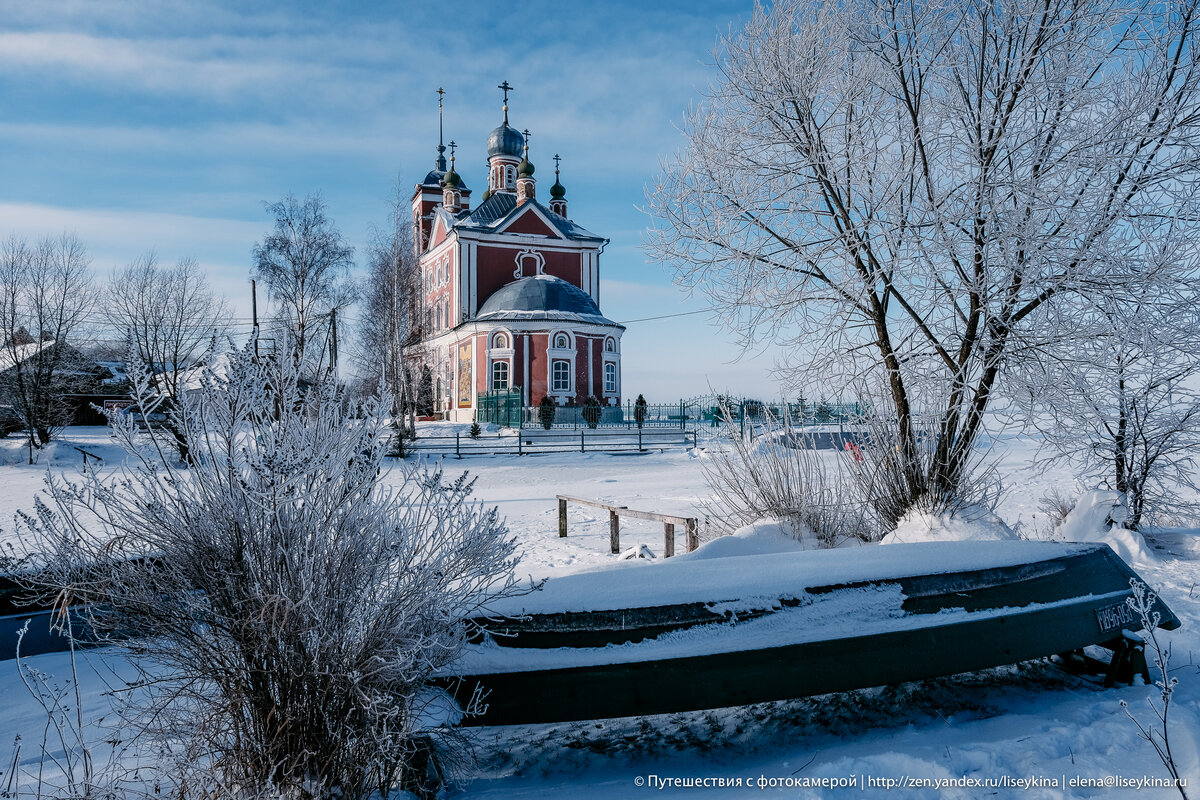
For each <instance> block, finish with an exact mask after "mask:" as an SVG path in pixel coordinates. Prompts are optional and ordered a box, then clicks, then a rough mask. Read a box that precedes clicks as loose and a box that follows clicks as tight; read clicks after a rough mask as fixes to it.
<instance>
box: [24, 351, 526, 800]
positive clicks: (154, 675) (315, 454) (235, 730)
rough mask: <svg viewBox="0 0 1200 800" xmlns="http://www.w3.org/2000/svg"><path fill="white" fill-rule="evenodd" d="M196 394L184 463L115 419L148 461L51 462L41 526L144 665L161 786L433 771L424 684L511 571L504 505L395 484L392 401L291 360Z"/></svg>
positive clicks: (251, 365)
mask: <svg viewBox="0 0 1200 800" xmlns="http://www.w3.org/2000/svg"><path fill="white" fill-rule="evenodd" d="M135 378H136V382H137V384H138V385H137V390H136V391H137V394H138V395H139V396H141V395H145V394H147V393H150V394H153V392H154V391H155V389H154V387H153V385H152V384H151V382H150V381H149V379H148V378H147V377H146V376H145V375H137V376H135ZM382 402H383V403H386V402H388V401H387V400H386V399H385V400H383V401H382ZM180 406H181V408H180V419H181V421H182V424H183V425H184V426H185V428H186V435H187V438H188V441H190V442H191V443H192V448H193V453H194V455H195V456H196V458H195V463H194V465H193V466H192V467H191V468H190V469H189V470H188V472H187V474H186V475H184V474H182V473H181V472H180V471H179V469H180V468H179V466H178V463H177V462H176V461H175V460H174V459H172V458H165V457H161V456H159V457H154V456H151V455H147V450H146V448H145V447H144V446H142V445H141V443H139V441H138V438H137V435H136V434H135V432H134V429H133V427H132V426H131V425H129V424H121V423H120V418H117V417H114V423H115V424H114V432H115V434H116V436H117V437H118V439H119V440H120V441H121V443H122V444H123V445H124V446H125V447H126V449H127V450H128V451H129V453H130V456H131V458H130V462H128V463H133V464H134V465H133V466H129V467H127V468H126V470H125V474H124V475H123V476H122V477H121V479H120V480H118V481H116V482H112V481H110V480H109V479H107V478H104V477H100V476H97V475H96V474H95V473H91V472H87V473H85V474H84V475H83V477H82V478H81V479H80V482H79V483H77V484H72V483H68V482H65V481H63V480H60V479H58V478H54V477H51V478H48V491H49V494H50V497H51V503H52V506H53V508H52V509H51V508H48V507H46V506H42V505H39V507H38V509H37V513H36V514H34V515H28V516H26V517H25V518H24V522H23V524H24V528H25V531H26V535H28V536H30V537H32V542H31V543H32V544H36V545H37V546H36V547H34V548H33V549H34V550H36V551H38V552H42V553H46V554H48V555H47V556H46V557H45V558H44V559H42V561H41V564H40V566H41V571H40V572H35V574H37V575H39V576H40V578H39V580H41V581H42V583H43V588H45V589H47V590H48V592H49V593H50V594H51V595H52V596H57V597H59V598H60V599H61V598H71V599H72V600H73V601H76V602H79V603H83V604H86V606H87V609H88V610H87V625H88V627H89V629H90V630H91V631H92V632H93V634H94V635H95V636H97V637H98V638H99V639H100V640H102V641H106V642H108V643H111V644H112V645H114V646H116V647H120V648H123V649H124V651H125V652H126V653H128V654H129V655H130V657H131V659H132V663H134V664H135V665H136V666H138V667H139V668H140V669H141V670H142V680H141V681H139V682H136V684H135V685H134V686H132V687H131V692H130V693H129V694H128V695H127V697H128V700H129V703H130V704H131V705H130V706H129V707H128V708H127V709H126V711H125V713H126V714H129V715H130V719H131V722H130V724H131V725H132V729H133V730H136V731H139V732H140V734H141V735H143V736H148V737H150V738H149V740H148V741H149V743H151V744H155V745H157V749H158V752H160V753H163V754H165V756H164V757H167V758H169V759H170V760H168V761H167V762H166V763H163V762H161V761H160V762H159V763H158V764H157V766H158V768H159V771H158V772H157V774H156V776H155V777H156V779H157V781H158V783H159V784H160V785H161V787H162V789H163V791H168V792H171V793H173V795H174V796H176V797H179V798H181V800H182V798H184V797H226V796H228V797H237V798H256V797H290V798H317V797H321V798H328V797H345V798H362V797H366V796H378V797H381V798H386V797H389V796H392V795H393V794H394V793H395V792H396V791H397V784H398V783H403V782H404V781H406V780H408V781H409V782H410V783H411V782H412V781H417V782H419V780H420V778H422V777H423V776H422V775H420V774H417V775H415V776H414V774H413V770H414V769H415V770H417V772H418V773H419V772H420V769H421V767H422V763H423V761H422V753H427V752H428V746H427V745H425V744H423V743H424V742H427V741H429V740H430V739H434V740H437V739H439V738H440V737H446V736H452V732H451V731H450V729H449V728H447V727H445V726H446V725H448V724H449V723H447V722H446V721H445V719H444V718H443V717H442V716H440V715H439V714H440V713H443V712H437V707H438V706H437V704H438V703H439V702H446V701H449V698H448V696H447V695H444V694H442V695H438V694H436V693H431V691H430V690H428V689H427V688H426V681H427V680H428V679H429V677H430V676H431V675H432V674H433V673H434V672H435V671H437V670H438V669H441V668H444V667H446V666H447V665H448V664H450V663H451V662H452V661H453V660H454V659H455V658H457V657H458V655H459V654H460V653H461V652H462V648H463V647H464V645H465V644H466V642H467V639H468V637H469V636H470V635H472V634H473V633H474V632H476V631H475V629H474V628H473V627H472V623H471V622H469V620H470V619H473V618H475V617H476V616H477V615H482V614H486V613H487V604H488V603H489V602H490V600H492V599H494V598H495V597H497V596H498V595H500V594H504V593H507V592H510V591H511V590H512V588H513V587H514V586H515V579H514V577H513V568H514V566H515V559H514V558H513V551H514V541H513V539H512V537H511V536H510V535H509V532H508V529H507V527H506V526H505V525H504V523H503V522H502V521H501V520H500V519H499V517H498V515H497V511H496V509H495V508H491V509H487V508H484V507H482V506H481V505H480V504H478V503H474V502H471V501H470V494H471V484H472V481H470V480H468V479H467V476H466V475H465V474H464V475H463V476H461V477H459V478H458V479H446V478H445V477H443V475H442V473H441V472H440V471H434V472H430V471H425V470H424V469H423V468H419V467H417V468H410V469H408V471H406V472H405V473H404V474H403V476H402V480H401V481H400V482H399V484H398V486H395V488H390V487H387V486H384V485H382V484H381V483H380V477H379V475H380V469H381V464H382V459H383V454H384V450H385V448H386V444H387V438H388V429H387V427H386V426H385V424H384V421H383V420H384V416H385V414H386V407H384V408H380V406H379V404H376V405H372V404H370V403H368V407H367V408H366V411H367V413H366V414H365V416H363V417H362V418H353V417H351V416H350V415H349V414H348V412H347V410H346V407H345V404H344V403H343V402H342V400H341V397H340V393H339V391H338V389H337V387H336V386H334V385H333V384H332V382H326V383H323V384H320V385H318V386H315V387H309V388H307V389H304V388H302V387H301V385H300V382H299V378H298V373H297V371H296V369H295V367H294V366H293V365H292V363H291V361H290V360H289V359H281V360H278V361H276V360H272V359H258V358H256V357H254V354H253V348H252V347H250V348H248V349H247V350H244V351H241V352H237V353H233V354H230V355H229V356H228V357H227V360H225V361H224V363H222V364H221V365H220V369H216V368H214V369H211V370H208V371H206V373H205V378H204V381H203V386H202V387H201V388H200V389H199V390H198V391H197V392H194V393H193V392H189V393H187V394H186V395H184V396H183V397H182V398H181V401H180ZM156 443H157V444H159V445H160V447H161V446H162V445H169V443H170V439H169V437H168V438H165V439H162V440H161V441H160V440H158V439H156ZM160 453H161V449H160ZM406 466H407V465H406ZM37 566H38V565H35V568H36V567H37ZM449 702H451V703H452V701H449ZM450 710H453V709H450ZM464 710H465V711H466V712H468V713H470V711H471V709H464Z"/></svg>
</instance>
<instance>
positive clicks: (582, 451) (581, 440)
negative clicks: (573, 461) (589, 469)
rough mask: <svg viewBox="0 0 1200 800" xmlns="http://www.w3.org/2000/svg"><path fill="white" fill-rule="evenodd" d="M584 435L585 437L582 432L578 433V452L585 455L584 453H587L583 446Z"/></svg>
mask: <svg viewBox="0 0 1200 800" xmlns="http://www.w3.org/2000/svg"><path fill="white" fill-rule="evenodd" d="M584 435H585V434H584V432H583V431H580V432H579V452H581V453H586V452H587V448H586V447H585V446H584V443H583V437H584Z"/></svg>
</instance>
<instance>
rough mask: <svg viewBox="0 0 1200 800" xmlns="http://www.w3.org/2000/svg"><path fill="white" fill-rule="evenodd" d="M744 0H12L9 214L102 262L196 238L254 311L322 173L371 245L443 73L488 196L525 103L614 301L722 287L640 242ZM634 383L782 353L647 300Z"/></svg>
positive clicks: (415, 151)
mask: <svg viewBox="0 0 1200 800" xmlns="http://www.w3.org/2000/svg"><path fill="white" fill-rule="evenodd" d="M749 11H750V0H737V1H736V2H733V1H728V0H711V1H710V2H678V3H675V2H672V3H647V2H588V3H584V2H564V1H563V0H560V1H559V2H521V3H498V2H480V3H473V2H468V3H429V4H410V3H404V2H377V3H367V2H358V3H349V2H347V3H316V2H289V3H266V2H255V3H243V2H232V0H231V1H230V2H209V1H208V0H187V1H186V2H183V1H181V0H161V1H159V2H129V1H122V2H116V1H114V0H64V1H63V2H58V1H57V0H40V1H39V2H27V0H0V236H6V235H7V234H9V233H11V232H15V233H19V234H24V235H27V236H30V237H33V236H38V235H41V234H43V233H57V232H60V231H62V230H71V231H75V232H76V233H77V234H78V235H79V236H80V237H81V238H82V239H83V240H84V241H85V242H86V243H87V245H88V247H89V249H90V251H91V253H92V255H93V258H94V262H95V266H96V267H97V269H98V270H100V271H101V272H102V273H107V272H108V271H109V270H111V269H112V268H114V267H117V266H121V265H124V264H125V263H127V262H128V261H130V260H132V259H133V258H134V257H135V256H136V255H138V254H139V253H142V252H145V251H146V250H149V249H151V248H153V249H154V250H156V251H157V252H158V254H159V256H160V258H161V259H162V260H164V261H168V262H173V261H175V260H176V259H178V258H179V257H181V256H185V255H191V256H194V257H196V258H197V259H199V260H200V262H201V264H202V265H203V266H204V267H205V268H206V269H207V271H208V273H209V276H210V279H211V280H212V281H213V283H214V284H215V285H216V286H217V287H218V288H219V289H220V290H221V291H222V292H224V293H225V294H227V295H229V296H230V298H231V300H232V301H233V305H234V308H235V313H236V315H237V317H238V318H239V319H244V318H245V317H247V316H248V314H249V284H248V280H247V278H248V271H249V266H250V250H251V247H252V246H253V244H254V242H255V241H257V240H259V239H260V238H261V237H262V236H263V234H264V233H265V232H266V231H267V230H268V228H269V220H268V218H267V216H266V214H265V212H264V210H263V204H264V202H272V201H275V200H277V199H278V198H280V197H281V196H283V195H284V194H285V193H288V192H291V193H294V194H296V195H304V194H307V193H309V192H312V191H316V190H320V191H321V192H322V193H323V195H324V197H325V200H326V202H327V205H328V207H329V211H330V215H331V217H332V218H333V219H334V221H335V222H336V223H337V224H338V226H339V227H340V228H341V229H342V231H343V232H344V233H345V235H346V236H347V238H349V239H350V241H351V242H352V243H353V244H355V245H356V246H358V247H359V248H360V250H361V246H362V245H363V244H364V243H365V242H366V241H367V238H368V235H369V231H370V226H371V225H372V223H375V224H380V223H382V222H383V221H384V219H385V218H386V214H387V204H388V200H389V197H390V194H391V192H392V188H393V186H394V184H395V182H396V179H397V177H399V178H400V180H401V181H402V183H403V184H404V185H405V189H406V191H409V190H411V187H412V184H414V183H415V182H416V181H418V180H419V179H420V178H421V177H423V175H424V173H425V172H426V171H427V170H428V169H430V168H431V167H432V166H433V160H434V157H435V155H436V153H435V150H434V147H435V145H436V144H437V95H436V93H435V92H436V89H437V88H438V87H439V86H441V87H444V88H445V90H446V98H445V105H446V110H445V124H446V138H447V139H448V140H449V139H454V140H455V141H456V142H458V144H459V150H458V161H457V164H458V169H459V172H460V173H462V174H463V176H464V178H465V179H466V181H467V183H468V185H469V186H471V187H472V188H473V189H476V190H477V191H476V192H475V194H476V199H477V197H478V195H479V194H480V193H481V190H482V188H483V187H484V185H485V176H486V172H485V166H484V164H485V152H484V141H485V139H486V136H487V133H488V131H489V130H491V128H493V127H494V126H495V125H496V124H497V123H498V122H499V120H500V93H499V91H498V90H497V89H496V88H495V87H496V85H497V84H498V83H500V82H501V81H502V80H508V81H509V82H510V83H511V84H512V85H513V86H515V87H516V90H515V92H513V94H512V96H511V100H510V109H511V111H510V116H511V120H512V122H513V124H514V125H515V126H516V127H518V128H529V130H530V131H531V132H532V133H533V136H532V137H531V153H530V155H531V159H532V160H533V161H534V163H535V164H536V165H537V167H538V177H539V178H541V179H542V186H541V194H542V195H545V192H546V187H547V186H548V184H549V183H551V182H552V177H551V178H550V179H549V180H548V179H547V178H548V176H552V175H553V161H552V160H551V156H552V155H553V154H554V153H555V152H557V153H559V154H561V155H562V157H563V163H562V170H563V172H562V180H563V183H564V184H565V185H566V187H567V190H568V195H567V196H568V199H569V200H570V203H571V216H572V218H574V219H575V220H576V221H578V222H579V223H580V224H582V225H584V226H585V227H587V228H589V229H591V230H594V231H596V232H597V233H600V234H602V235H604V236H607V237H609V238H610V239H611V240H612V243H611V244H610V245H609V246H608V249H607V250H606V252H605V255H604V257H603V259H602V268H603V270H604V272H603V277H604V281H605V283H604V287H603V290H602V310H603V311H604V313H605V314H606V315H607V316H609V317H610V318H612V319H615V320H618V321H626V320H640V319H643V318H645V317H653V316H659V315H666V314H675V313H680V312H687V311H696V310H700V309H703V308H705V305H704V301H702V300H701V299H700V298H696V299H689V298H688V297H686V296H685V294H684V293H683V292H682V291H681V290H680V289H678V288H677V287H675V286H673V284H672V283H671V276H670V275H669V274H668V273H667V272H666V271H665V270H664V269H663V268H662V267H661V266H659V265H656V264H648V263H646V258H645V256H644V255H643V253H642V251H641V250H640V244H641V241H642V236H643V231H644V229H645V228H646V225H647V222H648V218H647V217H646V216H645V214H644V213H643V212H642V211H640V207H641V206H643V205H644V202H645V201H644V193H645V187H646V186H647V185H648V184H650V183H651V182H652V181H653V180H654V178H655V175H656V173H657V171H658V169H659V165H660V163H661V161H662V159H663V158H664V157H666V156H667V155H669V154H670V153H671V152H673V151H675V150H677V149H678V148H679V147H680V146H681V145H682V144H683V137H682V135H681V134H680V133H679V131H678V125H679V123H680V122H681V120H682V119H683V115H684V112H685V110H686V109H687V107H688V105H689V104H690V103H694V102H696V101H697V100H698V99H699V98H700V96H701V94H702V92H703V89H704V86H705V84H706V82H707V81H708V80H709V79H710V78H711V77H712V72H713V71H712V68H711V66H710V63H711V61H712V50H713V46H714V44H715V41H716V37H717V35H718V33H720V32H722V31H725V30H728V28H729V27H730V25H735V26H736V25H737V24H739V22H740V21H741V20H743V19H744V18H745V17H746V16H747V15H748V13H749ZM623 351H624V367H623V368H624V387H625V391H626V393H627V394H633V393H637V392H643V393H645V394H646V395H647V397H651V398H655V399H659V400H670V399H673V398H677V397H679V396H692V395H695V394H699V393H703V392H706V391H707V389H708V386H709V385H712V386H713V387H714V388H716V389H718V390H722V391H724V390H730V391H733V392H735V393H740V394H747V395H756V396H764V397H770V396H776V395H777V394H778V388H777V387H776V386H775V384H774V383H773V381H772V380H771V379H770V377H769V375H770V371H771V365H772V362H773V355H772V354H771V353H770V352H767V353H764V354H762V355H759V356H757V357H751V358H743V359H741V360H740V361H736V362H735V361H734V360H735V359H736V358H737V357H738V355H739V353H740V350H739V349H738V347H737V346H736V345H735V344H734V343H733V337H732V336H730V335H728V334H727V333H725V332H723V331H721V330H719V329H718V328H716V327H714V326H712V325H710V324H709V322H708V317H707V315H705V314H695V315H691V316H682V317H674V318H671V319H664V320H655V321H645V322H630V323H629V331H628V333H627V334H626V337H625V343H624V346H623Z"/></svg>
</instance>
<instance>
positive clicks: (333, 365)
mask: <svg viewBox="0 0 1200 800" xmlns="http://www.w3.org/2000/svg"><path fill="white" fill-rule="evenodd" d="M337 338H338V337H337V309H336V308H334V309H330V311H329V370H330V373H331V374H332V375H333V379H334V381H336V380H337V374H338V371H337V358H338V341H337Z"/></svg>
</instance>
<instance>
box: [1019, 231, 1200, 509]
mask: <svg viewBox="0 0 1200 800" xmlns="http://www.w3.org/2000/svg"><path fill="white" fill-rule="evenodd" d="M1138 251H1139V252H1137V253H1129V254H1127V257H1128V258H1129V259H1130V260H1131V261H1133V260H1144V261H1146V262H1148V263H1147V268H1146V269H1145V270H1144V272H1143V279H1142V280H1141V281H1139V286H1138V288H1137V290H1136V291H1135V292H1133V293H1131V294H1129V295H1128V296H1113V295H1096V296H1094V297H1091V298H1088V299H1086V300H1085V301H1083V302H1081V303H1079V304H1078V305H1075V306H1072V307H1069V308H1065V309H1059V311H1060V313H1059V314H1057V315H1055V316H1053V317H1046V318H1044V325H1045V328H1046V329H1047V330H1050V331H1055V332H1056V333H1055V335H1054V336H1053V337H1051V338H1052V339H1053V342H1052V344H1051V346H1048V347H1046V348H1040V349H1039V350H1038V351H1036V352H1035V354H1034V355H1035V356H1036V358H1031V359H1027V360H1026V363H1025V364H1024V365H1023V368H1022V369H1021V370H1020V371H1019V372H1018V378H1019V379H1020V380H1021V382H1022V385H1023V388H1024V391H1025V392H1026V395H1027V396H1026V400H1027V404H1028V407H1029V408H1030V409H1031V410H1032V412H1033V413H1032V417H1031V419H1032V422H1033V424H1034V425H1035V426H1036V427H1037V429H1038V430H1039V431H1040V432H1041V433H1042V435H1043V438H1044V441H1045V443H1046V445H1047V446H1048V447H1049V448H1050V449H1051V451H1052V452H1053V459H1054V460H1056V461H1061V462H1065V463H1067V464H1069V465H1071V466H1072V467H1074V468H1075V469H1076V470H1077V472H1078V477H1080V478H1088V479H1091V480H1098V481H1101V482H1103V483H1104V484H1106V485H1108V486H1109V487H1110V488H1112V489H1114V490H1116V491H1118V492H1121V493H1123V494H1124V495H1125V501H1126V507H1127V509H1128V517H1127V519H1126V521H1125V524H1126V525H1127V526H1128V527H1130V528H1132V529H1134V530H1136V529H1137V528H1138V527H1140V525H1141V524H1142V522H1143V520H1144V518H1145V515H1146V514H1147V513H1149V512H1153V511H1171V510H1176V509H1180V508H1184V507H1186V505H1187V504H1186V503H1181V502H1180V500H1179V497H1180V491H1179V490H1180V489H1181V488H1184V487H1190V488H1192V489H1197V488H1198V487H1197V483H1196V480H1195V478H1194V476H1193V473H1194V470H1195V466H1196V460H1195V456H1194V453H1195V448H1196V446H1197V445H1200V393H1198V392H1197V388H1196V380H1197V378H1200V361H1198V360H1197V358H1196V353H1197V351H1198V350H1200V294H1198V292H1197V290H1196V288H1195V287H1194V285H1193V283H1194V282H1193V281H1192V280H1190V276H1191V275H1192V273H1193V272H1194V264H1193V261H1194V259H1195V257H1194V256H1193V255H1190V253H1191V247H1190V246H1189V243H1187V242H1180V241H1177V240H1175V239H1174V237H1172V236H1169V235H1165V236H1164V238H1163V239H1162V240H1160V241H1158V242H1154V243H1151V242H1147V243H1143V244H1142V245H1141V246H1140V247H1139V248H1138ZM1184 254H1187V255H1184Z"/></svg>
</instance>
